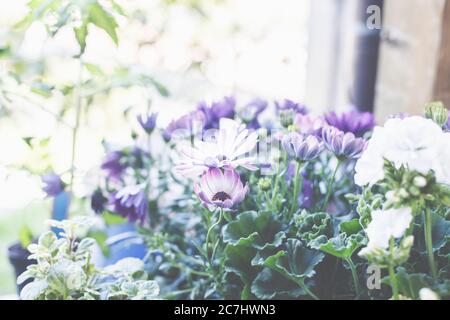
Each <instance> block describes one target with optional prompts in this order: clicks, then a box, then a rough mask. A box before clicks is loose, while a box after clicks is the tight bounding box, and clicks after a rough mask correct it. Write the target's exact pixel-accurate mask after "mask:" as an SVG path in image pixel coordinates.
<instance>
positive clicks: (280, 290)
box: [251, 268, 306, 300]
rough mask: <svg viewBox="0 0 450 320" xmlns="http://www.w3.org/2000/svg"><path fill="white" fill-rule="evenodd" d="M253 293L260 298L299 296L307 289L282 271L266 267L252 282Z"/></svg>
mask: <svg viewBox="0 0 450 320" xmlns="http://www.w3.org/2000/svg"><path fill="white" fill-rule="evenodd" d="M251 291H252V293H253V294H254V295H255V296H256V297H257V298H259V299H268V300H270V299H283V298H299V297H301V296H304V295H305V294H306V293H305V291H304V290H303V289H302V288H301V287H299V286H298V285H297V284H296V283H294V282H292V281H290V280H289V279H286V278H285V277H283V276H282V275H281V274H280V273H278V272H276V271H274V270H272V269H270V268H264V269H263V270H262V271H261V272H260V273H258V275H257V276H256V278H255V280H254V281H253V283H252V288H251Z"/></svg>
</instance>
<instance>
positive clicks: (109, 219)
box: [103, 211, 127, 225]
mask: <svg viewBox="0 0 450 320" xmlns="http://www.w3.org/2000/svg"><path fill="white" fill-rule="evenodd" d="M103 219H104V220H105V223H106V224H108V225H111V224H121V223H125V222H126V221H127V219H126V218H124V217H121V216H119V215H118V214H114V213H112V212H109V211H107V212H105V213H104V214H103Z"/></svg>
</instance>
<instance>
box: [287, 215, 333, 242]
mask: <svg viewBox="0 0 450 320" xmlns="http://www.w3.org/2000/svg"><path fill="white" fill-rule="evenodd" d="M295 225H296V226H297V228H298V230H297V235H298V236H299V237H300V238H301V239H303V240H305V241H306V242H308V241H311V240H314V239H316V238H318V237H320V236H322V235H324V236H332V235H333V228H332V223H331V217H330V215H329V214H328V213H326V212H316V213H309V212H308V211H306V210H303V211H302V212H301V214H300V215H297V216H296V217H295Z"/></svg>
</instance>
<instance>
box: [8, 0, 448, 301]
mask: <svg viewBox="0 0 450 320" xmlns="http://www.w3.org/2000/svg"><path fill="white" fill-rule="evenodd" d="M0 4H1V8H2V9H1V10H0V150H1V156H0V199H1V201H0V295H6V294H12V293H14V292H15V284H14V277H13V274H12V269H11V267H10V266H9V264H8V261H7V254H6V251H7V247H8V245H9V244H10V243H12V242H14V241H16V240H17V239H19V238H21V237H26V236H27V234H29V233H32V234H37V233H39V232H41V231H42V230H43V229H45V227H46V226H45V224H44V223H43V221H44V220H45V219H47V218H49V217H50V212H51V201H50V200H49V199H46V198H45V196H44V194H43V192H42V191H41V187H42V185H41V180H40V176H41V175H42V174H43V173H47V172H50V171H53V172H57V173H58V174H62V175H63V177H64V178H65V179H66V180H68V179H72V177H73V182H74V183H73V191H74V193H75V194H76V195H77V196H79V197H82V196H83V195H86V194H89V193H91V192H92V190H89V186H90V185H95V184H96V182H97V181H96V179H98V175H97V169H96V168H97V167H98V165H99V164H100V162H101V160H102V158H103V156H104V150H103V148H102V147H101V144H102V142H103V141H105V140H107V141H108V142H111V143H113V144H117V145H125V144H127V143H130V142H131V140H132V137H131V136H130V130H131V131H134V132H139V128H138V125H137V122H136V121H135V120H136V115H137V114H139V113H141V112H144V111H147V110H148V109H151V110H152V111H159V114H160V116H159V118H158V126H159V127H164V126H165V125H166V124H167V123H168V121H170V119H172V118H174V117H176V116H179V115H181V114H182V113H185V112H187V111H189V110H191V109H193V108H195V107H196V104H197V103H198V102H199V101H201V100H206V101H211V100H216V99H220V98H221V97H223V96H225V95H234V96H236V97H237V101H238V105H239V104H244V103H246V102H248V100H249V99H252V98H255V97H260V98H263V99H266V100H268V101H274V100H276V99H284V98H289V99H292V100H295V101H299V102H303V103H305V104H306V105H307V106H308V108H309V109H310V110H312V112H314V113H320V112H323V111H326V110H338V111H342V110H346V109H350V108H357V109H359V110H366V111H373V112H374V113H375V114H376V117H377V120H378V121H379V122H383V121H384V119H386V117H388V115H390V114H395V113H409V114H418V113H421V110H422V108H423V106H424V104H425V103H427V102H429V101H432V100H442V101H444V103H446V105H447V106H449V105H450V1H448V0H384V1H383V0H321V1H312V0H277V1H275V0H115V1H113V0H104V1H102V0H77V1H64V0H30V1H29V0H15V1H7V0H0ZM84 209H85V210H90V209H88V207H87V206H86V204H85V203H81V202H80V203H76V202H75V203H73V204H72V206H71V210H73V211H79V210H84Z"/></svg>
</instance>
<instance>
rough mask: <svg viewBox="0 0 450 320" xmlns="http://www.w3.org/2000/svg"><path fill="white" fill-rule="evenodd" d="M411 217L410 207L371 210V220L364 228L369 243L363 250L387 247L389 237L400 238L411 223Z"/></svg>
mask: <svg viewBox="0 0 450 320" xmlns="http://www.w3.org/2000/svg"><path fill="white" fill-rule="evenodd" d="M412 219H413V216H412V212H411V208H400V209H389V210H375V211H373V212H372V221H371V222H370V223H369V225H368V226H367V228H366V230H365V231H366V233H367V237H368V238H369V243H368V244H367V248H365V249H363V250H364V251H367V250H368V251H371V250H373V249H387V248H388V247H389V240H390V239H391V237H393V238H396V239H398V238H401V237H402V236H403V234H404V233H405V231H406V230H407V229H408V228H409V226H410V225H411V221H412ZM364 251H363V252H364ZM362 254H363V253H362Z"/></svg>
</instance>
